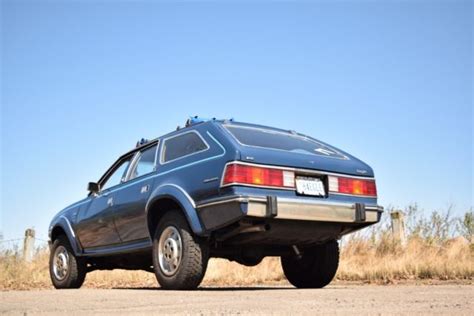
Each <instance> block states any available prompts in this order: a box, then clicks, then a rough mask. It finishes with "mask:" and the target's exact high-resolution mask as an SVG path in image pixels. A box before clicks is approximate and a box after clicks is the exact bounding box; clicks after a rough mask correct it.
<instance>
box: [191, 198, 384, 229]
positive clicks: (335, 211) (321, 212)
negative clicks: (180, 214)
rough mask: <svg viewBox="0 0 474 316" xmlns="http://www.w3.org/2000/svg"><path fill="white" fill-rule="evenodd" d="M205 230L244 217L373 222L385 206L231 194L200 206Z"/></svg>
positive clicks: (199, 210) (375, 221) (199, 209)
mask: <svg viewBox="0 0 474 316" xmlns="http://www.w3.org/2000/svg"><path fill="white" fill-rule="evenodd" d="M197 209H198V214H199V216H200V218H201V221H202V222H203V224H204V226H205V228H206V230H214V229H218V228H220V227H224V226H225V225H228V224H230V223H232V222H235V221H237V220H239V219H241V218H242V217H245V216H249V217H255V218H273V219H285V220H302V221H315V222H331V223H360V224H365V225H364V226H366V225H370V224H373V223H377V222H378V221H379V220H380V216H381V213H382V212H383V207H381V206H377V205H364V204H361V203H333V202H325V201H318V200H309V199H295V198H278V197H277V196H266V197H257V196H253V197H250V196H232V197H227V198H221V199H215V200H210V201H205V202H203V203H201V204H199V205H198V206H197Z"/></svg>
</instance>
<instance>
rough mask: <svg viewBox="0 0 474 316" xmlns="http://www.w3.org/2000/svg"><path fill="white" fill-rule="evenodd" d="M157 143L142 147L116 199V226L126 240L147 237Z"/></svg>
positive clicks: (122, 238) (121, 236) (123, 239)
mask: <svg viewBox="0 0 474 316" xmlns="http://www.w3.org/2000/svg"><path fill="white" fill-rule="evenodd" d="M157 147H158V143H153V144H150V146H147V147H145V148H143V149H141V150H140V151H139V152H138V153H137V156H136V157H135V158H134V160H133V163H132V165H131V166H130V171H129V172H128V176H127V184H126V185H125V186H124V188H123V189H121V190H120V194H118V195H117V196H116V197H114V198H115V200H114V201H115V213H114V216H115V227H116V228H117V231H118V233H119V235H120V238H121V240H122V241H123V242H131V241H135V240H141V239H148V237H149V235H148V227H147V218H146V213H145V207H146V203H147V201H148V198H149V196H150V194H151V189H152V187H153V182H154V179H155V177H154V176H153V175H154V172H155V171H156V169H155V166H156V153H157Z"/></svg>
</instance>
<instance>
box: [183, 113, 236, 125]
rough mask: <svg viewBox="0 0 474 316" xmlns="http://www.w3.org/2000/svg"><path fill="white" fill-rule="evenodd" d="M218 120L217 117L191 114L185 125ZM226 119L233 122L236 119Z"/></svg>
mask: <svg viewBox="0 0 474 316" xmlns="http://www.w3.org/2000/svg"><path fill="white" fill-rule="evenodd" d="M216 120H217V119H216V118H215V117H213V118H204V117H199V116H197V115H195V116H190V117H189V118H188V119H187V121H186V125H185V127H188V126H192V125H196V124H199V123H202V122H208V121H216ZM225 121H229V122H232V121H234V119H233V118H231V119H228V120H225Z"/></svg>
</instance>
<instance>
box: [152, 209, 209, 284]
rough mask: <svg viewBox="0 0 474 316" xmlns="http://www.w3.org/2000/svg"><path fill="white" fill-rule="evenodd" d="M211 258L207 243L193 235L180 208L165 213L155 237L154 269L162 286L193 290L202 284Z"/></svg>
mask: <svg viewBox="0 0 474 316" xmlns="http://www.w3.org/2000/svg"><path fill="white" fill-rule="evenodd" d="M208 260H209V247H208V245H207V243H206V242H205V241H203V240H201V239H199V238H198V237H196V236H194V235H193V233H192V231H191V229H190V228H189V225H188V223H187V221H186V218H184V216H183V215H182V214H181V213H180V212H179V211H170V212H168V213H166V214H165V215H164V216H163V218H162V219H161V220H160V222H159V223H158V227H157V229H156V231H155V236H154V238H153V268H154V270H155V275H156V278H157V279H158V282H159V283H160V285H161V287H162V288H163V289H167V290H192V289H195V288H197V287H198V286H199V284H200V283H201V281H202V279H203V277H204V274H205V273H206V268H207V262H208Z"/></svg>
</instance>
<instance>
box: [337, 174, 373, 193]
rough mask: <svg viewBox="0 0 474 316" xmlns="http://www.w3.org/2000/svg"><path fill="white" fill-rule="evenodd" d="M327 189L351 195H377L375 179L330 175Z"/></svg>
mask: <svg viewBox="0 0 474 316" xmlns="http://www.w3.org/2000/svg"><path fill="white" fill-rule="evenodd" d="M329 191H330V192H336V193H343V194H351V195H365V196H374V197H376V196H377V187H376V185H375V180H364V179H352V178H344V177H334V176H330V177H329Z"/></svg>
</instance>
